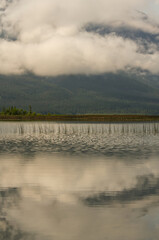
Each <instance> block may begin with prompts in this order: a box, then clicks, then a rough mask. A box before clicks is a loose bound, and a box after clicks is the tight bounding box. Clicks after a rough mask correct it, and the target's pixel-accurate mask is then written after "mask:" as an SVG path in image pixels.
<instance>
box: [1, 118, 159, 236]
mask: <svg viewBox="0 0 159 240" xmlns="http://www.w3.org/2000/svg"><path fill="white" fill-rule="evenodd" d="M158 236H159V123H124V124H123V123H116V124H109V123H53V122H1V123H0V240H156V239H158Z"/></svg>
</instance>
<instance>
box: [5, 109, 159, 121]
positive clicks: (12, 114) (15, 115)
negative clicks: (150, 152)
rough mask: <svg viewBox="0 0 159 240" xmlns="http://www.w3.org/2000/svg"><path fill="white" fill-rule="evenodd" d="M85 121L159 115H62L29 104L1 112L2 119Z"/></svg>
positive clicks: (150, 118) (146, 118) (144, 118)
mask: <svg viewBox="0 0 159 240" xmlns="http://www.w3.org/2000/svg"><path fill="white" fill-rule="evenodd" d="M6 120H12V121H83V122H88V121H89V122H142V121H159V116H149V115H102V114H101V115H99V114H96V115H92V114H91V115H88V114H85V115H60V114H57V115H56V114H51V113H47V114H39V113H35V112H32V107H31V105H29V111H26V110H24V109H18V108H17V107H14V106H12V107H8V108H3V110H2V112H0V121H6Z"/></svg>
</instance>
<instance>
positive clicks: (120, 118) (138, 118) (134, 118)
mask: <svg viewBox="0 0 159 240" xmlns="http://www.w3.org/2000/svg"><path fill="white" fill-rule="evenodd" d="M0 121H53V122H63V121H65V122H158V121H159V116H153V115H52V116H49V115H38V116H37V115H35V116H32V115H30V116H22V115H0Z"/></svg>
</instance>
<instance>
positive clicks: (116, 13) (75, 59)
mask: <svg viewBox="0 0 159 240" xmlns="http://www.w3.org/2000/svg"><path fill="white" fill-rule="evenodd" d="M149 5H150V3H149V1H147V0H140V1H136V0H135V1H126V0H120V1H119V0H118V1H117V0H112V1H104V0H98V1H97V0H93V1H92V0H87V1H84V0H82V1H81V0H76V1H72V0H69V1H67V2H66V1H64V0H61V1H51V0H46V1H43V0H33V1H32V0H13V1H7V0H6V1H5V0H3V1H2V2H1V5H0V9H2V10H1V11H0V22H1V24H0V32H1V39H0V56H1V57H0V73H1V74H23V73H25V72H27V71H29V72H33V73H34V74H37V75H41V76H44V75H47V76H57V75H61V74H102V73H105V72H110V71H111V72H116V71H118V70H126V69H130V68H142V69H145V70H148V71H151V72H153V73H158V72H159V71H158V64H157V63H158V61H159V51H158V48H157V47H156V45H155V44H151V45H150V46H149V51H148V52H144V51H139V49H141V48H142V45H143V43H142V42H139V41H135V40H134V39H126V38H125V37H124V36H119V35H117V34H116V33H114V34H113V33H107V34H105V35H103V36H101V35H99V34H98V33H97V32H88V31H86V28H85V26H86V25H88V24H90V23H93V24H104V25H108V26H112V27H121V26H126V27H131V28H133V29H142V31H145V32H148V33H150V34H156V35H158V34H159V26H158V24H157V19H156V18H154V19H153V18H152V16H151V15H153V12H152V11H150V10H149V9H150V6H149ZM146 10H147V11H148V14H149V15H146V14H145V13H143V11H146Z"/></svg>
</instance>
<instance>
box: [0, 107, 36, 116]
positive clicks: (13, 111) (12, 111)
mask: <svg viewBox="0 0 159 240" xmlns="http://www.w3.org/2000/svg"><path fill="white" fill-rule="evenodd" d="M0 115H1V116H4V115H5V116H35V115H36V113H35V112H32V107H31V105H29V111H26V110H24V109H22V108H21V109H18V108H17V107H15V106H11V107H8V108H5V107H3V108H2V111H1V112H0Z"/></svg>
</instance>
